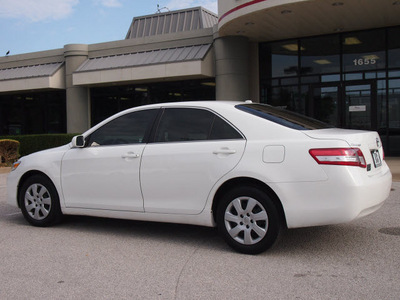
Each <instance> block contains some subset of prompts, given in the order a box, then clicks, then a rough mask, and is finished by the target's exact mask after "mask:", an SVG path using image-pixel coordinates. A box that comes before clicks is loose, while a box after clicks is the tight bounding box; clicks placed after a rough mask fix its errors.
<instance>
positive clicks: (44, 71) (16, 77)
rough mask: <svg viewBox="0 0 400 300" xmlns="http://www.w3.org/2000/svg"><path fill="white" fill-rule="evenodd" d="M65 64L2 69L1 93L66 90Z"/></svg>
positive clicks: (0, 74) (0, 78)
mask: <svg viewBox="0 0 400 300" xmlns="http://www.w3.org/2000/svg"><path fill="white" fill-rule="evenodd" d="M63 64H64V62H57V63H49V64H40V65H30V66H22V67H16V68H8V69H0V92H9V91H19V90H33V89H46V88H57V89H60V88H61V89H62V88H65V82H64V72H62V70H63Z"/></svg>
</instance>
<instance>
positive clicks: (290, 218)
mask: <svg viewBox="0 0 400 300" xmlns="http://www.w3.org/2000/svg"><path fill="white" fill-rule="evenodd" d="M327 168H328V169H330V170H328V172H327V173H328V174H329V175H328V177H329V178H330V179H328V180H327V181H321V182H308V183H305V182H302V183H284V184H279V185H278V186H276V187H275V188H276V189H277V194H278V196H279V197H280V199H281V201H282V204H283V207H284V211H285V215H286V223H287V226H288V228H297V227H308V226H320V225H329V224H340V223H346V222H350V221H353V220H355V219H358V218H361V217H364V216H366V215H369V214H371V213H373V212H375V211H376V210H378V209H379V208H380V207H381V206H382V205H383V203H384V201H385V200H386V199H387V198H388V196H389V193H390V189H391V186H392V174H391V173H390V170H389V168H388V167H387V165H386V163H384V166H382V168H381V171H380V172H379V173H377V174H375V175H373V176H367V175H366V174H365V169H361V168H356V167H344V168H342V167H341V166H339V168H338V166H327Z"/></svg>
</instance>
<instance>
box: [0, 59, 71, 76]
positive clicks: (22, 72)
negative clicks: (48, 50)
mask: <svg viewBox="0 0 400 300" xmlns="http://www.w3.org/2000/svg"><path fill="white" fill-rule="evenodd" d="M62 64H63V62H58V63H51V64H43V65H34V66H23V67H18V68H9V69H2V70H0V80H10V79H22V78H32V77H43V76H52V75H54V73H55V72H56V71H57V70H58V69H59V68H61V66H62Z"/></svg>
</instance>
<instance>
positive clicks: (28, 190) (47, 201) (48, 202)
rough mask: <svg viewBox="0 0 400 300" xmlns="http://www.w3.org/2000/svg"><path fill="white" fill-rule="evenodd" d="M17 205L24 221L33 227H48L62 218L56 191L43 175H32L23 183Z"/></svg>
mask: <svg viewBox="0 0 400 300" xmlns="http://www.w3.org/2000/svg"><path fill="white" fill-rule="evenodd" d="M19 205H20V208H21V211H22V214H23V215H24V217H25V219H26V220H27V221H28V222H29V223H30V224H32V225H34V226H39V227H46V226H50V225H53V224H55V223H58V222H59V221H60V220H61V218H62V212H61V208H60V199H59V196H58V193H57V190H56V188H55V186H54V184H53V183H52V182H51V180H50V179H49V178H47V177H45V176H43V175H34V176H32V177H29V178H28V179H27V180H26V181H25V182H24V183H23V185H22V187H21V190H20V192H19Z"/></svg>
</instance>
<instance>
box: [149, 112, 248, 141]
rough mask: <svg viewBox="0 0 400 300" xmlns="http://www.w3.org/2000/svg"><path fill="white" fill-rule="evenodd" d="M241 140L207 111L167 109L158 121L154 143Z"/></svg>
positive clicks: (221, 121)
mask: <svg viewBox="0 0 400 300" xmlns="http://www.w3.org/2000/svg"><path fill="white" fill-rule="evenodd" d="M241 138H242V136H241V135H240V134H239V133H238V132H237V131H236V130H235V129H234V128H233V127H232V126H231V125H229V124H228V123H226V122H225V121H224V120H222V119H221V118H220V117H218V116H217V115H215V114H214V113H212V112H210V111H208V110H204V109H194V108H167V109H165V111H164V113H163V115H162V118H161V120H160V123H159V126H158V129H157V132H156V135H155V142H182V141H202V140H210V139H212V140H217V139H241Z"/></svg>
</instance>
